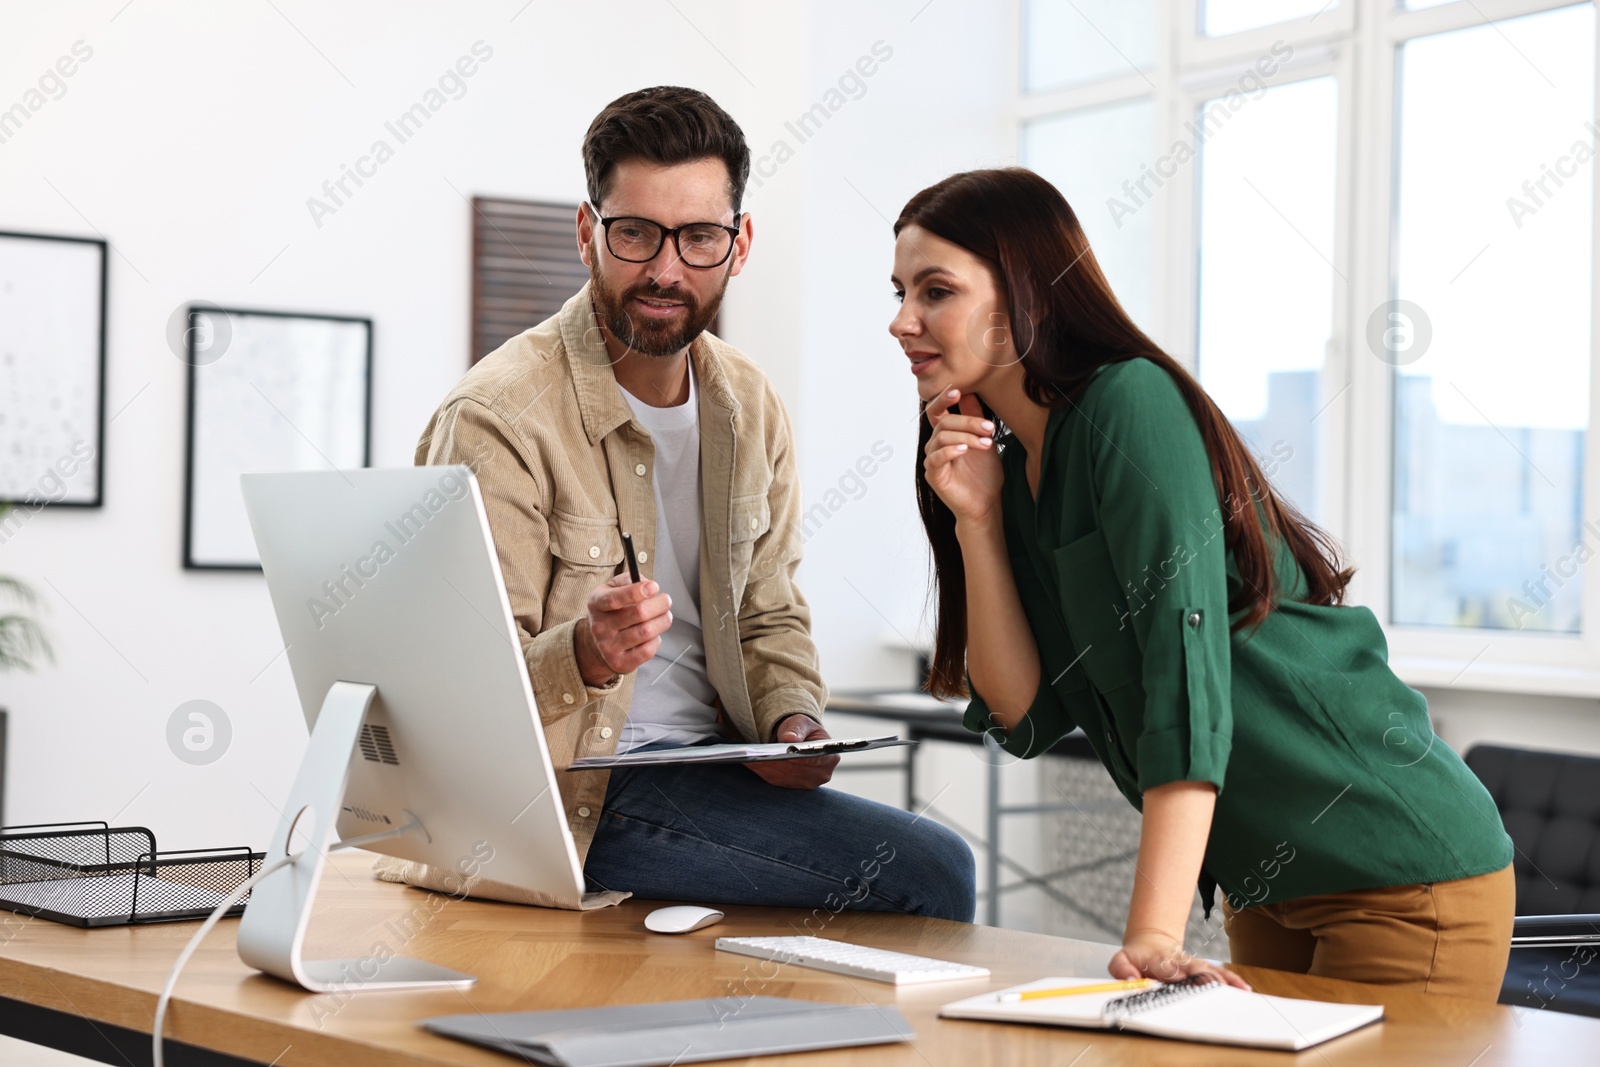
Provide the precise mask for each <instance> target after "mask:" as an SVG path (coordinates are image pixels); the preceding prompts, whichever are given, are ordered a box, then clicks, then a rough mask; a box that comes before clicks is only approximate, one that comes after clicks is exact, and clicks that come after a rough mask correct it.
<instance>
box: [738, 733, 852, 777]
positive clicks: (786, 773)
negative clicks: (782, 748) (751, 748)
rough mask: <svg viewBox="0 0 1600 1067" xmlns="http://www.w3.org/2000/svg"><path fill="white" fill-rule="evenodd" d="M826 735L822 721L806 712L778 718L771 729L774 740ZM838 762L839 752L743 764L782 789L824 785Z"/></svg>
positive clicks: (805, 738) (827, 735)
mask: <svg viewBox="0 0 1600 1067" xmlns="http://www.w3.org/2000/svg"><path fill="white" fill-rule="evenodd" d="M829 736H831V735H830V734H829V733H828V731H827V730H824V729H823V728H822V724H821V723H820V722H818V721H817V720H815V719H813V718H812V717H811V716H809V715H790V716H789V717H788V718H786V719H783V720H782V721H780V722H779V723H778V728H777V729H776V730H774V731H773V732H772V739H773V740H774V741H821V740H823V739H824V738H827V737H829ZM838 765H839V757H838V756H811V757H810V758H808V759H785V760H773V761H770V762H766V763H746V764H745V766H746V767H749V768H750V769H751V770H752V771H755V772H756V773H757V774H759V775H760V776H761V777H762V778H764V779H766V780H767V781H768V782H770V783H771V784H772V785H776V786H782V787H783V788H784V789H815V788H817V787H818V786H822V785H827V784H828V779H830V778H832V777H833V769H834V768H835V767H837V766H838Z"/></svg>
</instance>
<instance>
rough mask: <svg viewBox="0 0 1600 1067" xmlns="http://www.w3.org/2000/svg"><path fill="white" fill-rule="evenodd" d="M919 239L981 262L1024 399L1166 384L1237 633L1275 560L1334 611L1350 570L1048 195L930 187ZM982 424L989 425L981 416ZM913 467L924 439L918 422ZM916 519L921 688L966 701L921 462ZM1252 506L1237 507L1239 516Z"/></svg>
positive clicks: (1263, 613) (972, 180)
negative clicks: (1188, 420) (1225, 572)
mask: <svg viewBox="0 0 1600 1067" xmlns="http://www.w3.org/2000/svg"><path fill="white" fill-rule="evenodd" d="M907 226H917V227H920V228H921V229H923V230H926V231H927V232H929V233H931V234H934V235H935V236H937V237H942V238H944V239H945V240H946V241H949V242H950V243H952V244H956V245H960V246H961V247H962V248H964V249H966V250H967V251H968V252H971V253H972V254H973V255H975V256H978V257H980V258H981V259H983V260H985V261H987V262H988V264H989V265H990V267H991V268H992V269H993V270H994V273H995V278H996V281H997V282H998V284H999V288H1000V292H1001V295H1002V297H1003V298H1004V300H1005V306H1006V308H1007V309H1008V310H1009V315H1010V323H1011V336H1012V342H1013V344H1014V345H1015V346H1016V348H1017V351H1018V353H1019V355H1020V362H1021V364H1022V368H1023V371H1024V376H1023V388H1024V390H1025V391H1026V392H1027V395H1028V397H1029V398H1030V399H1031V400H1033V401H1034V402H1035V403H1037V404H1040V405H1043V406H1044V407H1048V408H1056V407H1063V406H1066V405H1067V404H1069V403H1076V401H1077V396H1078V393H1079V392H1080V390H1081V389H1082V387H1083V386H1084V384H1085V383H1087V382H1088V380H1089V376H1090V375H1092V374H1093V373H1094V372H1095V370H1096V369H1098V368H1099V367H1101V366H1103V365H1105V364H1107V363H1119V362H1121V361H1123V360H1127V359H1135V358H1139V357H1142V358H1144V359H1148V360H1150V361H1151V362H1152V363H1155V364H1156V365H1157V366H1159V367H1161V369H1162V370H1164V371H1166V372H1167V373H1168V374H1169V375H1171V376H1172V380H1173V381H1174V382H1175V383H1177V386H1178V390H1179V391H1180V392H1181V393H1182V394H1183V398H1184V401H1185V402H1186V403H1187V404H1188V405H1189V410H1190V411H1191V412H1192V413H1193V415H1194V420H1195V422H1196V424H1197V425H1198V426H1199V429H1200V437H1201V440H1202V441H1204V442H1205V448H1206V455H1207V456H1208V457H1209V458H1210V460H1211V478H1212V481H1213V482H1214V483H1215V484H1216V490H1217V497H1218V499H1219V500H1220V501H1222V502H1223V504H1224V506H1223V508H1222V511H1223V515H1224V517H1223V544H1224V545H1225V547H1226V550H1227V551H1229V552H1231V553H1233V559H1234V564H1235V566H1236V567H1237V568H1238V571H1239V576H1240V577H1241V578H1242V579H1243V580H1244V581H1243V583H1242V585H1241V586H1240V589H1239V591H1238V593H1237V594H1235V596H1234V597H1233V599H1232V600H1231V601H1230V602H1229V604H1228V611H1229V614H1235V613H1238V612H1241V611H1242V612H1243V614H1242V615H1240V616H1239V618H1238V619H1237V620H1236V621H1235V622H1234V624H1233V629H1234V630H1235V631H1237V630H1240V629H1243V628H1246V627H1250V628H1253V627H1255V626H1258V625H1260V623H1261V622H1262V620H1264V619H1265V618H1266V617H1267V615H1268V614H1269V613H1270V612H1271V611H1272V609H1273V607H1274V606H1275V605H1276V603H1277V602H1278V599H1279V597H1280V595H1281V590H1280V589H1279V588H1278V576H1277V569H1276V567H1275V566H1274V554H1275V552H1274V549H1275V547H1276V546H1277V545H1279V544H1284V545H1287V546H1288V547H1289V549H1290V551H1291V552H1293V554H1294V558H1295V561H1296V562H1297V563H1298V564H1299V565H1300V570H1301V571H1302V572H1303V574H1304V576H1305V581H1306V586H1307V592H1306V596H1305V600H1306V602H1307V603H1311V604H1330V605H1331V604H1339V603H1341V602H1342V601H1343V599H1344V591H1345V587H1346V586H1347V585H1349V583H1350V577H1351V575H1352V574H1354V570H1353V569H1351V568H1347V567H1345V566H1344V565H1343V564H1342V562H1341V559H1340V555H1339V549H1338V546H1337V545H1336V544H1335V542H1334V540H1333V539H1332V538H1331V537H1330V536H1329V535H1328V534H1327V533H1325V532H1324V531H1322V530H1320V529H1318V528H1317V527H1316V526H1315V525H1314V524H1313V523H1312V522H1311V521H1310V520H1309V519H1307V518H1306V517H1305V516H1304V515H1302V514H1301V513H1300V512H1299V511H1298V510H1296V509H1295V507H1294V505H1292V504H1290V503H1289V502H1288V501H1286V500H1284V499H1283V498H1282V497H1280V496H1279V495H1278V494H1277V493H1276V492H1275V491H1274V490H1273V489H1272V486H1271V485H1270V484H1269V483H1268V481H1267V478H1266V476H1265V475H1264V474H1262V472H1261V467H1260V465H1259V464H1257V463H1256V460H1255V457H1254V456H1252V455H1251V454H1250V450H1249V449H1248V448H1247V447H1246V446H1245V443H1244V441H1243V440H1242V439H1241V438H1240V436H1239V433H1238V431H1237V430H1235V429H1234V428H1233V425H1232V424H1231V423H1229V422H1228V419H1227V417H1226V416H1224V415H1223V414H1222V411H1221V409H1219V408H1218V407H1217V405H1216V403H1215V402H1214V401H1213V400H1212V399H1211V397H1210V396H1209V395H1207V394H1206V391H1205V390H1204V389H1202V388H1201V387H1200V383H1199V382H1197V381H1196V380H1195V379H1194V377H1193V376H1192V375H1191V374H1190V373H1189V372H1188V371H1186V370H1184V369H1183V367H1182V366H1181V365H1179V364H1178V362H1177V361H1176V360H1174V359H1173V358H1172V357H1171V356H1169V355H1167V354H1166V353H1165V352H1163V351H1162V350H1161V349H1160V348H1159V347H1158V346H1157V345H1156V343H1155V342H1154V341H1152V340H1151V339H1150V338H1149V337H1147V336H1145V334H1144V332H1143V331H1142V330H1140V329H1139V327H1137V326H1135V325H1134V323H1133V320H1132V319H1130V318H1129V317H1128V314H1127V312H1126V311H1124V310H1123V309H1122V305H1121V304H1120V303H1119V302H1118V301H1117V298H1116V296H1115V294H1113V293H1112V291H1111V286H1110V285H1109V284H1108V283H1107V282H1106V278H1105V275H1104V274H1103V273H1102V272H1101V270H1100V265H1099V264H1098V263H1097V262H1095V258H1094V254H1093V253H1092V252H1090V251H1089V241H1088V238H1086V237H1085V236H1084V233H1083V228H1082V227H1081V226H1079V225H1078V218H1077V216H1076V215H1075V214H1073V211H1072V208H1071V207H1070V206H1069V205H1068V204H1067V201H1066V198H1065V197H1063V196H1062V195H1061V193H1060V192H1059V191H1058V190H1057V189H1056V187H1055V186H1053V185H1051V184H1050V183H1049V182H1047V181H1045V180H1044V179H1043V178H1041V177H1039V175H1037V174H1035V173H1033V172H1032V171H1030V170H1026V169H1024V168H1022V167H1006V168H1003V169H998V170H974V171H967V172H966V173H963V174H955V175H952V176H951V177H949V178H946V179H945V180H944V181H941V182H939V183H938V184H936V185H931V186H929V187H928V188H926V189H924V190H923V191H922V192H920V193H918V194H917V195H916V196H914V197H912V198H911V200H910V201H909V202H907V204H906V206H905V208H904V210H902V211H901V212H900V217H899V218H898V219H896V220H895V224H894V232H895V236H897V237H898V236H899V235H900V231H901V230H903V229H905V228H906V227H907ZM985 413H986V414H987V415H988V416H989V417H991V418H992V417H993V412H989V411H987V410H986V412H985ZM918 423H919V425H920V427H921V429H920V441H919V448H918V450H917V455H918V456H919V457H920V456H921V455H922V454H923V452H922V447H920V446H926V445H927V443H928V438H929V437H930V436H931V435H932V433H933V428H932V426H931V425H929V423H928V420H927V419H926V418H923V419H919V420H918ZM916 479H917V508H918V510H919V511H920V512H921V513H922V525H923V528H924V529H925V530H926V531H927V534H928V543H929V545H930V546H931V547H932V549H933V571H934V573H933V581H934V596H935V598H936V601H937V605H938V618H937V624H936V631H935V639H934V653H933V663H932V669H931V670H930V671H929V673H928V680H927V688H928V690H929V691H930V692H932V693H934V694H935V695H938V696H958V695H962V694H964V693H965V692H966V661H967V587H966V568H965V567H964V565H963V563H962V560H961V546H960V544H959V543H958V542H957V541H956V521H955V515H954V514H953V513H952V512H951V511H950V509H949V508H948V507H946V506H945V504H944V501H942V500H940V499H939V497H938V494H936V493H935V492H934V491H933V489H932V487H930V486H929V485H928V479H927V475H926V473H925V471H924V470H923V465H922V463H921V462H918V463H917V464H916ZM1246 502H1249V503H1253V505H1254V506H1247V503H1246Z"/></svg>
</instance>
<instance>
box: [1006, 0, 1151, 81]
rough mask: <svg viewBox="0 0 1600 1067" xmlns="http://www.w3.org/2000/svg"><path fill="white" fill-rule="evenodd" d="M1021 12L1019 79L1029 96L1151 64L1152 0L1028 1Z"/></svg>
mask: <svg viewBox="0 0 1600 1067" xmlns="http://www.w3.org/2000/svg"><path fill="white" fill-rule="evenodd" d="M1026 8H1027V11H1026V14H1025V16H1024V17H1025V18H1026V19H1027V23H1028V26H1027V30H1026V32H1025V33H1024V35H1023V42H1024V45H1023V49H1024V51H1023V67H1022V71H1023V73H1022V78H1023V84H1024V85H1025V86H1026V87H1027V89H1028V90H1029V91H1030V92H1039V91H1042V90H1047V89H1060V88H1063V87H1065V86H1069V85H1076V84H1079V83H1082V82H1088V81H1096V80H1099V79H1103V78H1106V77H1108V76H1111V75H1118V74H1128V73H1129V72H1134V71H1141V70H1148V69H1150V67H1152V66H1153V65H1154V64H1155V59H1156V30H1155V26H1156V0H1032V2H1030V3H1028V4H1027V5H1026Z"/></svg>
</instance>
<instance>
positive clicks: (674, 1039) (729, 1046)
mask: <svg viewBox="0 0 1600 1067" xmlns="http://www.w3.org/2000/svg"><path fill="white" fill-rule="evenodd" d="M422 1025H423V1026H424V1027H426V1028H427V1029H428V1030H430V1031H432V1032H433V1033H436V1034H441V1035H443V1036H445V1037H453V1038H457V1039H459V1040H462V1041H470V1042H472V1043H473V1044H474V1045H483V1046H485V1047H486V1048H492V1049H497V1050H499V1051H501V1052H509V1053H511V1054H512V1055H514V1056H517V1057H519V1058H522V1059H524V1060H531V1061H532V1062H534V1063H542V1064H548V1065H550V1067H657V1065H666V1064H673V1063H699V1062H701V1061H704V1060H726V1059H739V1058H743V1057H746V1056H766V1055H772V1054H776V1053H781V1052H809V1051H812V1050H814V1049H826V1048H847V1047H850V1046H854V1045H881V1044H886V1043H888V1042H891V1041H910V1040H911V1039H912V1038H914V1037H916V1036H917V1035H916V1034H915V1033H914V1032H913V1031H912V1029H911V1026H910V1024H908V1023H907V1022H906V1020H905V1017H904V1016H903V1015H901V1014H900V1012H899V1011H898V1010H897V1009H896V1008H893V1007H890V1006H887V1005H879V1004H825V1003H819V1002H817V1001H809V1000H785V999H784V998H782V997H718V998H716V999H714V1000H675V1001H669V1002H667V1003H664V1004H628V1005H622V1006H618V1007H611V1008H576V1009H572V1010H567V1011H522V1012H505V1013H502V1014H498V1015H484V1014H481V1013H478V1012H474V1013H472V1014H468V1015H441V1016H439V1017H438V1018H436V1019H424V1020H423V1022H422Z"/></svg>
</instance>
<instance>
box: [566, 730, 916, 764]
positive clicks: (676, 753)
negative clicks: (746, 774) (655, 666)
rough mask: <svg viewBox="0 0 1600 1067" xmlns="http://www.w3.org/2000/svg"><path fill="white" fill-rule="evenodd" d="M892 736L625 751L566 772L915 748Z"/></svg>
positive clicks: (577, 761) (592, 759) (588, 758)
mask: <svg viewBox="0 0 1600 1067" xmlns="http://www.w3.org/2000/svg"><path fill="white" fill-rule="evenodd" d="M916 743H917V742H915V741H907V740H905V739H904V738H901V737H897V736H894V735H892V734H889V735H885V736H883V737H838V738H834V737H828V738H822V739H819V740H816V741H778V742H774V743H772V744H765V745H747V744H744V743H742V742H734V743H732V744H726V745H684V746H683V747H681V748H657V749H652V750H650V751H648V752H624V753H622V754H621V755H618V756H584V757H582V758H581V759H575V760H573V761H572V762H571V763H570V764H568V765H567V768H566V769H567V770H569V771H595V770H609V769H611V768H613V767H657V766H664V765H667V764H674V763H766V762H770V761H772V760H786V759H809V758H811V757H813V756H838V755H845V754H848V753H851V752H871V751H872V750H873V749H878V748H898V747H902V746H905V745H914V744H916Z"/></svg>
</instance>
